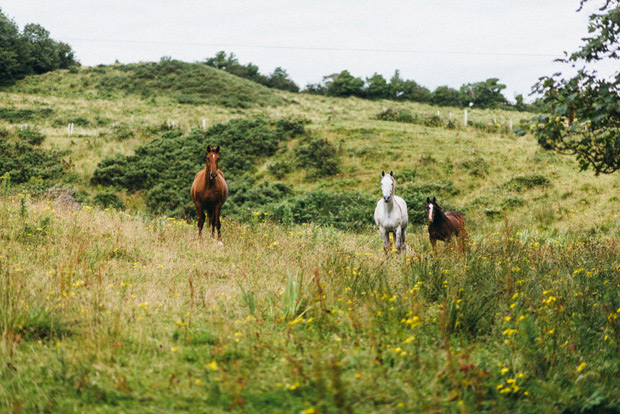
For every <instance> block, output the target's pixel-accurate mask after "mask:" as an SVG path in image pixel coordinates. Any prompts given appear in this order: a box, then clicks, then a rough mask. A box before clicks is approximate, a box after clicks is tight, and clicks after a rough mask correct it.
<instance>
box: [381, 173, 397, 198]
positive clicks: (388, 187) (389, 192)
mask: <svg viewBox="0 0 620 414" xmlns="http://www.w3.org/2000/svg"><path fill="white" fill-rule="evenodd" d="M381 177H382V178H381V192H382V193H383V201H385V202H386V203H389V202H390V201H392V198H393V197H394V186H395V183H394V173H393V172H392V171H390V173H389V174H386V173H385V171H381Z"/></svg>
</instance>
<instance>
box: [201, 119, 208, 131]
mask: <svg viewBox="0 0 620 414" xmlns="http://www.w3.org/2000/svg"><path fill="white" fill-rule="evenodd" d="M202 129H207V120H206V119H204V118H203V119H202Z"/></svg>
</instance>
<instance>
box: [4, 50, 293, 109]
mask: <svg viewBox="0 0 620 414" xmlns="http://www.w3.org/2000/svg"><path fill="white" fill-rule="evenodd" d="M6 91H8V92H17V93H27V94H36V95H42V96H56V97H60V96H62V97H69V98H86V99H119V98H123V97H125V96H128V95H133V96H138V97H140V98H143V99H146V100H154V99H157V98H172V99H174V100H176V101H177V102H179V103H183V104H191V105H197V104H210V105H221V106H225V107H229V108H249V107H252V106H266V105H278V104H281V103H282V100H281V98H279V96H278V95H277V94H275V93H274V92H273V91H272V90H270V89H269V88H266V87H263V86H260V85H258V84H256V83H254V82H251V81H248V80H245V79H241V78H238V77H236V76H233V75H230V74H228V73H226V72H224V71H220V70H217V69H214V68H211V67H209V66H207V65H204V64H200V63H186V62H181V61H178V60H161V61H160V62H159V63H152V62H149V63H137V64H128V65H121V64H117V65H112V66H97V67H87V68H80V69H77V70H73V71H69V70H64V71H55V72H50V73H47V74H45V75H41V76H30V77H28V78H27V79H25V80H22V81H20V82H18V84H17V85H14V86H12V87H10V88H8V89H6Z"/></svg>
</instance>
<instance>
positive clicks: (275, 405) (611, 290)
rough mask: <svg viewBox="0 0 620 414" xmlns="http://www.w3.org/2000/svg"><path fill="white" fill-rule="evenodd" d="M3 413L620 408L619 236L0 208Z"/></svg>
mask: <svg viewBox="0 0 620 414" xmlns="http://www.w3.org/2000/svg"><path fill="white" fill-rule="evenodd" d="M0 210H1V212H2V214H1V215H0V217H1V219H0V220H1V223H0V224H1V226H0V228H2V229H3V230H2V232H1V233H0V237H1V238H2V240H3V243H2V244H1V247H0V272H1V273H2V278H1V279H0V280H2V287H1V288H0V291H1V296H0V301H1V302H2V303H1V305H2V306H0V309H2V313H1V315H0V332H2V336H1V337H0V347H1V348H2V352H1V355H2V356H1V357H0V359H1V361H0V363H1V364H2V365H1V366H2V367H4V368H3V369H2V373H1V380H0V405H2V406H3V407H5V408H7V409H13V410H14V411H20V410H21V411H22V412H43V411H45V412H91V411H92V412H112V411H117V410H119V409H121V410H138V411H140V412H168V411H175V412H184V411H187V412H218V411H222V412H224V411H228V410H233V411H239V412H303V411H305V412H306V413H310V412H420V411H441V412H471V411H490V412H498V411H515V412H549V411H550V410H554V411H555V410H557V409H562V410H564V412H581V411H580V410H582V409H585V408H587V407H589V406H591V407H594V408H600V409H602V408H609V409H614V408H613V407H616V409H617V403H618V398H620V395H618V388H617V381H616V376H617V374H618V371H619V370H620V359H619V358H618V351H619V346H618V344H619V342H618V341H619V340H620V325H619V324H620V322H619V320H618V315H620V299H618V295H617V292H618V287H619V286H620V262H619V260H618V257H620V256H619V253H620V252H619V250H620V247H619V246H618V244H617V241H616V239H615V238H614V237H601V236H597V237H596V238H594V237H588V236H583V237H576V236H568V235H565V236H563V237H557V238H552V237H547V238H546V237H544V236H542V235H540V234H528V233H524V232H517V231H515V230H514V229H513V228H512V227H511V225H510V223H505V225H504V227H503V228H502V229H500V230H501V231H498V232H497V233H493V234H488V235H486V234H483V233H478V232H473V233H472V234H471V235H470V239H469V244H468V246H467V248H466V249H465V250H464V251H460V252H459V249H458V246H457V245H448V246H445V247H444V248H442V249H440V251H439V252H437V253H436V254H432V253H431V252H429V251H428V247H427V246H426V244H427V243H428V242H427V241H426V240H425V235H424V234H423V232H422V230H423V229H419V231H417V232H416V231H414V232H412V233H413V234H412V235H411V236H410V238H409V243H410V245H412V246H414V247H416V248H417V250H418V252H417V254H415V255H413V254H409V255H405V254H402V255H398V254H395V253H391V254H389V255H385V254H384V253H383V252H382V250H381V243H380V238H379V237H377V235H376V234H374V232H368V233H361V234H349V233H343V232H339V231H337V230H334V229H330V228H322V227H317V226H313V225H311V224H310V225H300V226H292V227H284V226H278V225H273V224H271V223H269V222H268V221H265V219H264V216H263V215H256V218H255V219H254V220H253V221H252V222H248V223H239V222H234V221H226V222H225V223H224V226H223V230H224V239H225V243H226V244H225V246H224V247H218V246H217V245H216V244H215V243H214V242H212V241H211V240H209V239H208V238H205V239H203V240H199V239H198V238H197V236H196V231H195V229H194V228H193V226H192V225H190V224H188V223H186V222H184V221H178V220H174V219H146V218H144V217H141V216H135V215H130V214H128V213H124V212H119V211H114V210H107V211H106V210H99V209H96V208H91V207H89V206H81V207H78V208H70V207H66V206H63V205H62V204H60V203H57V202H53V201H36V200H33V199H32V198H31V197H30V196H28V195H27V194H21V195H16V196H12V197H10V198H8V199H6V198H5V199H3V200H2V201H1V202H0Z"/></svg>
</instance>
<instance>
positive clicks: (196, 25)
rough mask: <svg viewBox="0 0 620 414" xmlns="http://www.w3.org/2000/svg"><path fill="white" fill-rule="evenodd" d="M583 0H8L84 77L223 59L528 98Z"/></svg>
mask: <svg viewBox="0 0 620 414" xmlns="http://www.w3.org/2000/svg"><path fill="white" fill-rule="evenodd" d="M578 6H579V1H578V0H519V1H515V0H469V1H463V0H460V1H456V0H452V1H448V0H409V1H404V0H382V1H366V0H357V1H338V0H313V1H295V0H263V1H246V0H239V1H236V0H228V1H209V0H176V1H171V0H149V1H132V0H55V1H49V0H45V1H44V0H38V1H33V0H2V3H1V5H0V7H1V8H2V11H3V12H4V14H6V15H8V16H9V17H10V18H12V19H13V20H14V21H15V22H16V23H17V24H18V26H19V27H20V29H22V28H23V26H24V25H25V24H27V23H38V24H40V25H42V26H43V27H45V28H46V29H47V30H49V31H50V33H51V37H52V38H54V39H56V40H60V41H63V42H66V43H69V44H70V45H71V47H72V48H73V50H74V51H75V53H76V56H77V58H78V60H79V61H80V62H81V63H82V64H83V65H87V66H92V65H97V64H100V63H103V64H110V63H114V62H115V61H116V60H118V61H120V62H121V63H133V62H140V61H158V60H159V59H160V58H161V57H162V56H170V57H172V58H174V59H180V60H184V61H188V62H195V61H202V60H204V59H205V58H207V57H211V56H213V55H214V54H215V53H216V52H218V51H220V50H225V51H226V52H233V53H235V55H236V56H237V58H238V59H239V61H240V63H243V64H245V63H249V62H252V63H254V64H256V65H258V67H259V68H260V71H261V73H263V74H269V73H271V72H272V71H273V70H274V69H275V68H276V67H278V66H280V67H282V68H284V69H286V71H287V72H288V74H289V75H290V77H291V78H292V79H293V80H294V81H295V82H296V83H297V84H298V85H300V86H301V87H303V86H305V85H306V84H307V83H315V82H320V81H321V80H322V78H323V76H325V75H329V74H332V73H335V72H340V71H342V70H344V69H347V70H349V71H350V72H351V73H352V74H353V75H355V76H357V77H361V78H366V77H370V76H372V75H373V73H375V72H377V73H380V74H382V75H383V76H384V77H385V78H386V79H389V78H390V77H391V76H392V75H393V74H394V70H396V69H399V70H400V72H401V77H403V78H406V79H413V80H415V81H416V82H418V83H420V84H422V85H424V86H426V87H428V88H430V89H431V90H432V89H434V88H436V87H437V86H440V85H448V86H451V87H454V88H458V87H460V86H461V85H462V84H464V83H469V82H477V81H482V80H485V79H487V78H491V77H496V78H499V79H500V81H501V82H502V83H504V84H506V85H507V88H506V90H505V95H506V96H507V97H508V98H510V99H512V98H513V97H514V96H515V95H516V94H519V93H521V94H523V95H524V96H527V95H528V94H529V92H530V90H531V86H532V85H533V84H534V83H535V82H536V81H537V79H538V78H539V77H540V76H543V75H551V74H552V73H554V72H556V71H562V70H564V69H565V68H566V66H565V65H560V64H558V63H553V60H554V59H555V58H558V57H562V56H563V52H564V51H568V52H573V51H575V50H576V49H577V47H578V46H579V45H580V44H581V43H582V41H581V38H582V37H584V36H586V35H587V24H588V14H589V13H590V12H591V11H592V10H594V8H593V7H589V8H588V9H586V10H585V11H582V12H580V13H577V12H576V10H577V8H578Z"/></svg>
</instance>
